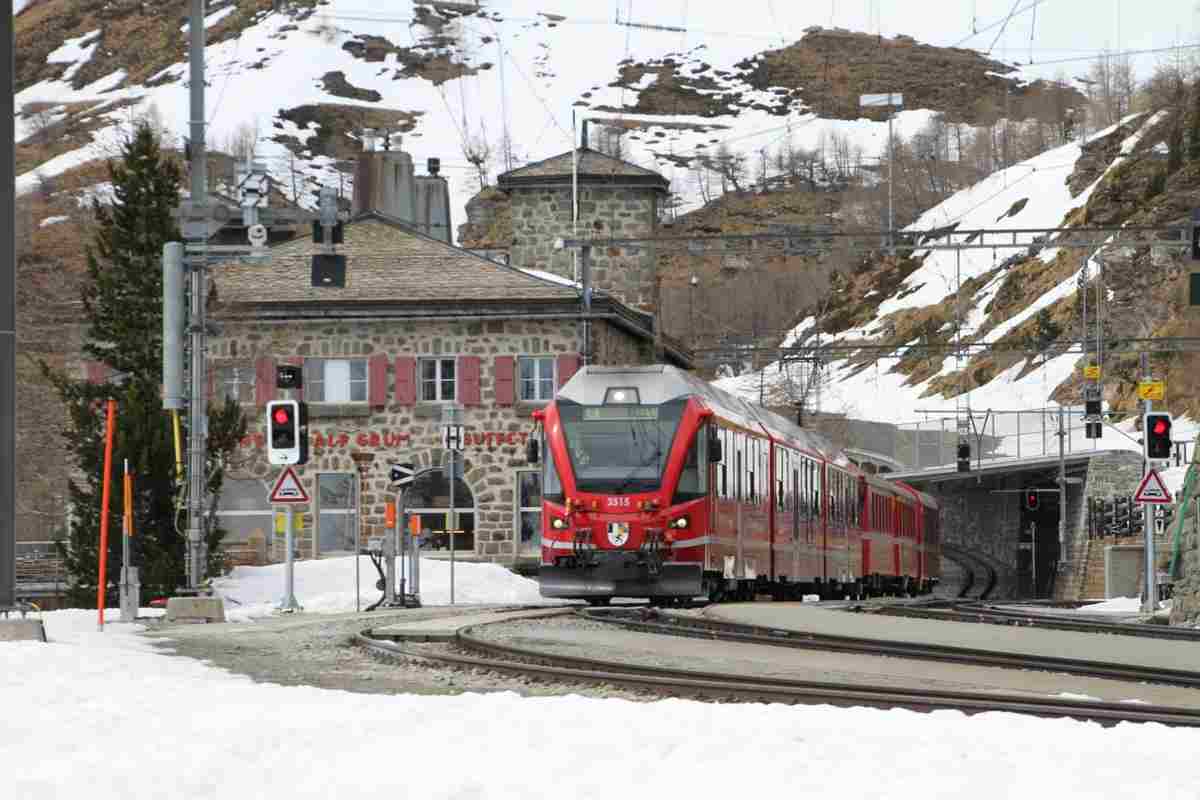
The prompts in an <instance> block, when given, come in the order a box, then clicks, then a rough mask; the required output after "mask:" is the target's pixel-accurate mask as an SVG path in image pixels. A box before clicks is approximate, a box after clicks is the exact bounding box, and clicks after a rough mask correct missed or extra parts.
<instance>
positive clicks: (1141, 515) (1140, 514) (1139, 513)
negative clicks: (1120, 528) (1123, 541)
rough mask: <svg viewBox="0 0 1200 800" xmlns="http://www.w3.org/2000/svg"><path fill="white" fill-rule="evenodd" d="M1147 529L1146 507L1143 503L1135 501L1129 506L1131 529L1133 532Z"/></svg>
mask: <svg viewBox="0 0 1200 800" xmlns="http://www.w3.org/2000/svg"><path fill="white" fill-rule="evenodd" d="M1145 529H1146V508H1145V507H1144V506H1143V505H1142V504H1141V503H1134V504H1132V505H1131V506H1130V508H1129V530H1128V532H1129V533H1131V534H1134V533H1141V532H1142V531H1144V530H1145Z"/></svg>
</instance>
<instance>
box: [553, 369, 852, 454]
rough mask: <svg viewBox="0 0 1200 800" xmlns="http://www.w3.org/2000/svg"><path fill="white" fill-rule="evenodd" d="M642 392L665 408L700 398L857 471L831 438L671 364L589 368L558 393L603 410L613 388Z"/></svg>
mask: <svg viewBox="0 0 1200 800" xmlns="http://www.w3.org/2000/svg"><path fill="white" fill-rule="evenodd" d="M617 386H620V387H628V388H635V389H637V390H638V396H639V400H640V402H642V403H643V404H661V403H666V402H668V401H671V400H674V399H676V398H678V397H683V396H688V395H696V396H698V397H699V398H700V400H701V401H702V402H703V403H704V405H705V406H707V407H708V408H710V409H711V410H712V412H713V413H714V414H716V415H717V416H719V417H722V418H723V419H725V420H727V421H728V422H731V423H733V424H734V425H738V426H740V427H743V428H747V429H750V430H758V431H762V432H764V433H766V434H768V435H769V436H771V437H772V438H773V439H776V440H778V441H780V442H782V443H784V444H787V445H788V446H790V447H794V448H796V449H799V450H807V451H809V452H812V453H814V454H817V455H820V456H821V457H822V458H824V459H827V460H828V461H830V462H832V463H835V464H837V465H838V466H842V467H847V468H849V469H854V465H853V463H852V462H851V461H850V459H849V457H847V456H846V454H845V453H844V452H843V451H842V450H841V449H840V448H839V447H837V446H836V445H834V444H833V442H831V441H829V439H827V438H825V437H824V436H822V435H820V434H819V433H815V432H813V431H810V430H806V429H804V428H801V427H800V426H798V425H796V424H795V423H794V422H792V421H791V420H789V419H787V418H786V417H783V416H781V415H779V414H776V413H775V412H773V411H770V410H768V409H765V408H762V407H760V406H756V405H754V404H753V403H748V402H746V401H745V400H743V399H742V398H740V397H738V396H736V395H733V394H730V393H729V392H726V391H723V390H721V389H718V388H717V387H715V386H713V385H712V384H711V383H708V382H707V381H704V380H701V379H700V378H697V377H696V376H695V375H693V374H691V373H690V372H686V371H684V370H682V369H679V368H678V367H673V366H670V365H668V364H652V365H649V366H639V367H603V366H586V367H583V368H582V369H580V370H579V371H578V372H576V373H575V374H574V375H573V376H572V377H571V379H570V380H569V381H567V383H566V384H565V385H564V386H563V387H562V389H560V390H559V393H558V396H559V397H561V398H564V399H566V400H571V401H573V402H576V403H579V404H581V405H602V404H603V403H604V397H605V392H606V391H607V390H608V389H609V388H613V387H617Z"/></svg>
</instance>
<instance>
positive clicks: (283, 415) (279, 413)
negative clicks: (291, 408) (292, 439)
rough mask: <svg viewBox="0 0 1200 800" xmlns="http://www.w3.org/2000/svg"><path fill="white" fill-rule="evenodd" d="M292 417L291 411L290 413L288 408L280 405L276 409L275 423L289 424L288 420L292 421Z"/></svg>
mask: <svg viewBox="0 0 1200 800" xmlns="http://www.w3.org/2000/svg"><path fill="white" fill-rule="evenodd" d="M291 419H292V415H291V413H289V412H288V410H287V409H286V408H284V407H283V406H280V407H279V408H276V409H275V424H276V425H287V424H288V422H290V421H291Z"/></svg>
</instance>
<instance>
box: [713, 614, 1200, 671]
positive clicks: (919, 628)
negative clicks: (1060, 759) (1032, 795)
mask: <svg viewBox="0 0 1200 800" xmlns="http://www.w3.org/2000/svg"><path fill="white" fill-rule="evenodd" d="M704 615H705V616H706V617H708V618H710V619H714V620H720V621H724V622H734V623H738V624H742V625H760V626H763V627H767V628H778V629H780V630H786V631H800V632H803V633H814V634H826V635H831V636H859V637H863V638H870V639H882V640H884V641H890V642H903V643H920V644H932V645H947V646H951V647H969V648H973V649H977V650H990V651H993V652H997V653H1009V654H1013V653H1016V654H1032V655H1038V656H1052V657H1055V658H1072V659H1077V660H1080V661H1102V662H1111V663H1116V664H1124V665H1130V666H1138V667H1149V668H1151V669H1153V668H1154V667H1161V668H1164V669H1176V670H1195V671H1200V642H1181V641H1169V640H1162V639H1148V638H1144V637H1137V636H1118V635H1113V634H1104V633H1080V632H1076V631H1060V630H1045V629H1038V628H1020V627H1016V626H1005V625H984V624H977V623H972V622H948V621H942V620H924V619H904V618H900V617H884V616H879V615H876V614H856V613H852V612H847V611H839V610H836V609H830V608H821V607H820V606H816V605H813V604H803V603H759V604H751V603H742V604H734V605H722V606H711V607H709V608H706V609H705V610H704Z"/></svg>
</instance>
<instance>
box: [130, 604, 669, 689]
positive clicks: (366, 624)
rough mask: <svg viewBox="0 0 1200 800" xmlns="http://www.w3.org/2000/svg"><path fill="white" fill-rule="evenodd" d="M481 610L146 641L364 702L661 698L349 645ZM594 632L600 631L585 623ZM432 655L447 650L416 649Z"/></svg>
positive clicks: (302, 620)
mask: <svg viewBox="0 0 1200 800" xmlns="http://www.w3.org/2000/svg"><path fill="white" fill-rule="evenodd" d="M478 610H479V609H478V608H472V609H462V610H448V609H421V610H419V611H412V610H410V611H405V612H399V613H395V614H388V613H384V614H379V613H375V614H336V615H320V616H318V615H311V616H310V615H304V614H297V615H294V616H286V617H277V618H272V619H269V620H263V621H260V622H247V623H226V624H222V625H175V626H167V625H165V624H161V623H159V624H153V625H151V626H150V628H149V630H148V631H147V634H146V635H147V637H148V638H150V639H152V640H153V641H154V643H155V644H156V645H158V646H159V647H161V648H162V649H163V650H164V651H165V652H167V653H169V654H172V655H177V656H184V657H188V658H194V659H198V660H201V661H205V662H207V663H209V664H211V665H212V666H215V667H219V668H221V669H226V670H229V671H230V672H234V673H237V674H240V675H246V676H247V677H249V678H251V679H253V680H255V681H258V682H261V683H275V684H280V685H283V686H315V687H319V688H322V689H341V690H344V691H351V692H362V693H367V694H402V693H409V694H429V695H439V694H444V695H453V694H461V693H463V692H504V691H507V692H516V693H517V694H521V695H524V696H531V697H534V696H555V695H563V694H578V695H583V696H588V697H613V698H622V699H627V700H654V699H658V697H659V696H658V695H654V694H651V693H648V692H641V691H634V690H629V689H625V688H620V687H612V686H596V685H594V684H576V683H570V684H566V683H550V682H546V681H542V680H539V679H536V678H525V677H520V676H512V675H506V674H504V673H499V672H492V671H488V670H480V669H468V668H460V667H454V666H449V665H441V664H438V663H436V662H433V661H426V660H423V659H418V658H402V657H395V658H391V657H389V658H386V659H384V658H381V657H379V656H377V655H374V654H372V653H368V652H367V651H365V650H364V649H362V648H360V647H356V646H354V645H353V644H352V643H351V638H352V637H353V636H354V635H355V634H357V633H361V632H362V631H363V630H364V629H366V628H382V627H385V626H387V625H390V624H395V623H399V622H406V621H412V620H416V619H422V618H435V617H445V616H455V615H458V614H463V613H468V612H477V611H478ZM590 624H599V623H590ZM411 647H413V649H414V650H420V649H426V650H429V651H431V652H433V651H436V650H438V649H439V648H440V649H442V650H445V648H446V647H447V645H444V644H413V645H411Z"/></svg>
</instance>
